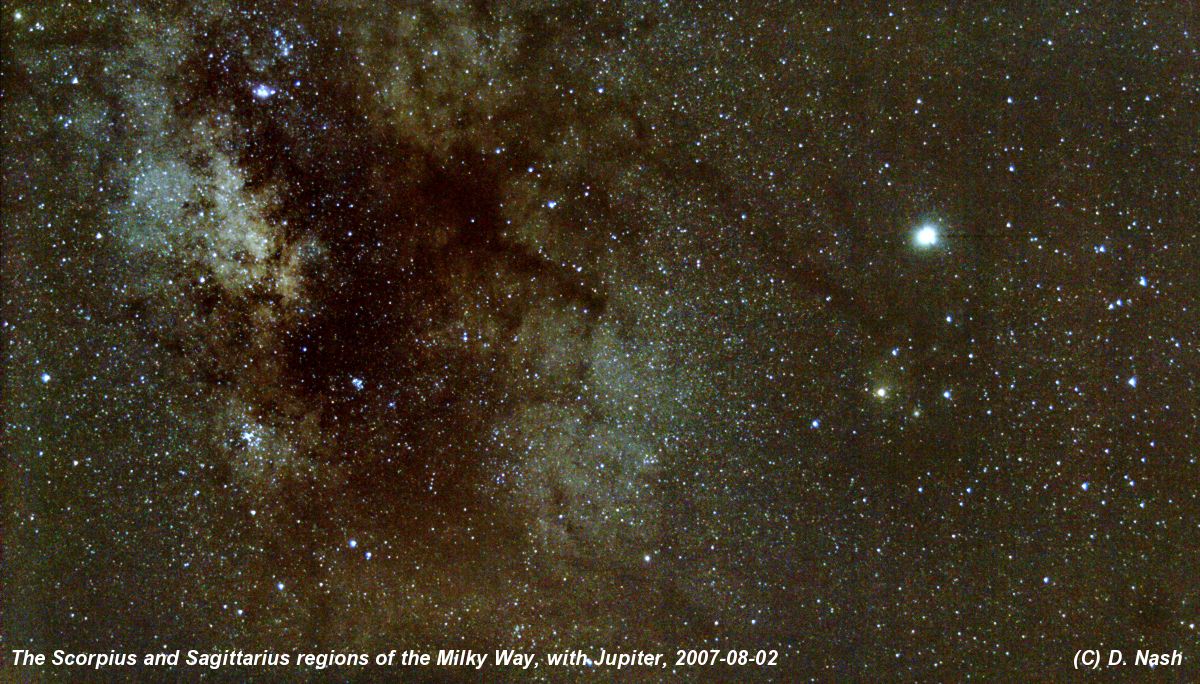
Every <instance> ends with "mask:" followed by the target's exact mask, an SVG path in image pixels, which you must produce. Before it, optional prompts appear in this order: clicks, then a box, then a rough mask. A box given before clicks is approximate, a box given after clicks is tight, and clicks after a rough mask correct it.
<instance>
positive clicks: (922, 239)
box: [916, 225, 938, 247]
mask: <svg viewBox="0 0 1200 684" xmlns="http://www.w3.org/2000/svg"><path fill="white" fill-rule="evenodd" d="M916 241H917V246H918V247H932V246H934V245H936V244H937V243H938V231H937V228H936V227H934V226H928V225H926V226H921V228H920V229H919V230H918V231H917V235H916Z"/></svg>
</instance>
